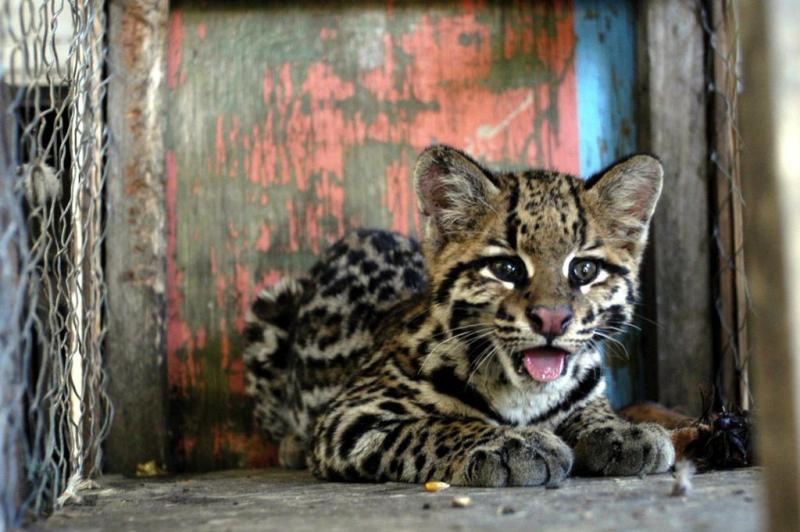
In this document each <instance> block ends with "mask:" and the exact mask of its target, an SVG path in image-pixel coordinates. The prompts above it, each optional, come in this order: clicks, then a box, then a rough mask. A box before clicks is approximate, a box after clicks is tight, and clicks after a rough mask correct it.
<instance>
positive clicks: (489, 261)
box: [245, 146, 674, 486]
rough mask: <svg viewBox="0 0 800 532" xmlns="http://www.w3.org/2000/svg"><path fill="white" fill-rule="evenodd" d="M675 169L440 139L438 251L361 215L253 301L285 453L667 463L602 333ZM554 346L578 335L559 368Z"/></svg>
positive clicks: (515, 471)
mask: <svg viewBox="0 0 800 532" xmlns="http://www.w3.org/2000/svg"><path fill="white" fill-rule="evenodd" d="M661 180H662V169H661V165H660V164H659V163H658V161H657V160H655V159H653V158H652V157H648V156H641V155H640V156H634V157H632V158H630V159H627V160H625V161H623V162H621V163H619V164H617V165H616V166H614V167H612V168H611V169H609V170H608V171H607V172H604V173H602V174H600V175H598V176H597V177H596V178H593V179H591V180H589V181H582V180H580V179H577V178H575V177H572V176H569V175H566V174H563V173H558V172H551V171H540V170H532V171H527V172H515V173H499V172H492V171H490V170H487V169H485V168H483V167H481V166H480V165H479V164H478V163H477V162H475V161H474V160H472V159H471V158H470V157H468V156H467V155H465V154H463V153H461V152H459V151H457V150H455V149H453V148H449V147H446V146H434V147H432V148H429V149H427V150H425V151H424V152H423V153H422V154H421V155H420V158H419V160H418V163H417V166H416V169H415V183H416V189H417V195H418V198H419V206H420V211H421V214H422V215H423V219H424V222H425V235H424V259H423V253H421V251H420V249H419V247H418V246H417V244H416V243H415V242H414V241H413V240H410V239H407V238H405V237H402V236H400V235H396V234H392V233H387V232H382V231H356V232H353V233H351V234H349V235H347V236H346V237H345V238H344V239H343V240H342V241H340V242H338V243H337V244H335V245H334V246H333V247H332V248H331V249H330V250H329V251H328V252H327V253H326V254H325V255H324V256H323V257H322V258H321V260H320V262H319V263H318V264H317V266H315V267H314V269H312V271H311V272H310V274H309V276H308V277H307V278H304V279H302V280H300V281H286V282H284V283H283V284H279V285H278V286H276V287H274V288H272V289H268V290H267V291H266V292H264V293H263V294H261V296H260V297H259V298H258V299H257V300H256V302H255V304H254V305H253V318H252V320H251V324H250V326H249V328H248V336H249V338H250V341H251V344H250V346H249V347H248V349H247V351H246V353H245V360H246V363H247V367H248V369H249V389H250V392H251V393H252V394H253V395H254V397H255V399H256V402H257V405H258V406H257V409H256V414H257V417H258V419H259V421H260V422H261V425H262V427H263V429H264V431H265V433H266V435H267V436H268V437H269V438H271V439H273V440H276V441H281V453H280V455H281V460H282V462H283V463H284V464H286V465H291V466H303V465H305V464H310V465H311V467H312V469H313V471H314V473H315V474H316V475H318V476H320V477H322V478H326V479H332V480H373V481H384V480H397V481H406V482H421V481H426V480H429V479H439V480H445V481H447V482H450V483H452V484H458V485H475V486H509V485H542V484H546V485H554V484H558V483H559V482H561V481H562V480H563V479H564V478H565V477H566V476H567V475H568V474H569V472H570V471H571V470H575V471H577V472H580V473H584V474H606V475H617V474H619V475H634V474H646V473H655V472H663V471H665V470H666V469H668V468H669V467H670V466H671V465H672V463H673V461H674V450H673V447H672V444H671V441H670V438H669V436H668V434H667V433H666V431H664V430H663V429H661V428H660V427H658V426H655V425H636V426H634V425H631V424H629V423H628V422H626V421H623V420H621V419H620V418H618V417H617V416H616V415H615V414H614V413H613V412H612V410H611V408H610V407H609V404H608V401H607V399H606V398H605V394H604V392H605V387H606V385H605V382H604V379H603V374H602V371H601V360H600V354H599V351H598V349H599V346H600V344H601V343H602V342H603V341H604V340H606V339H608V338H609V337H611V336H613V335H614V334H617V333H618V332H620V331H621V330H622V329H623V328H624V327H625V326H626V325H627V324H628V323H630V321H631V319H632V313H633V307H634V304H635V302H636V297H637V296H636V291H637V273H638V269H639V264H640V261H641V256H642V252H643V249H644V246H645V243H646V240H647V231H648V224H649V221H650V217H651V215H652V213H653V209H654V208H655V204H656V201H657V199H658V196H659V194H660V189H661ZM587 262H588V263H591V264H590V265H589V266H585V271H584V270H581V271H582V272H583V273H581V271H577V270H576V268H578V266H577V265H578V264H582V265H585V264H586V263H587ZM509 263H510V264H511V265H509ZM578 269H580V268H578ZM576 272H577V273H576ZM586 272H589V273H591V274H592V275H593V277H591V278H590V276H585V277H580V276H581V275H584V274H586ZM512 274H513V275H512ZM576 276H578V277H576ZM581 279H583V280H581ZM586 279H589V281H586ZM542 309H544V310H542ZM556 310H557V311H558V312H560V313H561V314H558V316H560V318H559V320H558V323H559V327H558V328H557V330H556V329H552V328H549V329H548V326H547V325H543V321H542V320H543V317H544V319H545V320H549V319H550V318H548V316H551V315H553V312H556ZM548 313H549V314H548ZM562 318H563V319H562ZM541 350H547V352H557V353H566V355H564V358H561V359H560V360H563V364H562V366H560V371H561V373H560V374H556V375H551V376H546V375H543V374H540V373H538V370H530V369H528V370H526V369H525V368H526V367H528V366H527V364H528V363H529V359H530V357H531V355H530V353H534V352H535V353H539V352H541ZM553 367H558V366H553Z"/></svg>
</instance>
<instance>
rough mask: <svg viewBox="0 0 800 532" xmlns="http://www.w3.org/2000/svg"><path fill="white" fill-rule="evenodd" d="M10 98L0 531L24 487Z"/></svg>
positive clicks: (0, 328)
mask: <svg viewBox="0 0 800 532" xmlns="http://www.w3.org/2000/svg"><path fill="white" fill-rule="evenodd" d="M0 36H2V33H0ZM13 96H14V94H13V92H12V89H11V87H9V86H8V85H6V84H5V83H4V81H3V80H2V78H0V308H2V309H3V311H2V315H1V316H0V478H1V479H3V480H2V482H0V529H4V527H12V526H15V525H17V524H18V519H19V518H20V515H19V513H18V512H19V508H20V506H21V503H22V500H23V498H24V497H23V496H24V490H25V488H26V486H25V472H24V469H23V464H24V460H25V452H24V444H23V443H24V442H23V438H24V435H25V427H24V425H23V418H24V413H23V397H24V394H23V391H24V378H23V368H22V357H21V356H19V352H20V350H21V349H22V341H21V340H22V339H21V334H20V332H21V331H20V330H19V323H18V320H19V318H20V316H21V314H22V312H23V310H22V305H23V304H24V302H23V300H22V298H21V291H20V282H21V280H20V255H19V245H20V242H19V240H20V239H21V238H23V236H24V233H22V232H21V228H20V227H19V224H22V223H24V218H23V214H22V212H21V205H17V204H16V201H17V198H18V196H17V195H16V194H15V193H14V181H13V179H14V176H15V173H16V160H17V159H16V153H15V151H16V136H15V135H16V131H15V129H16V126H17V124H16V121H15V120H13V119H12V118H13V115H11V114H10V113H9V110H10V107H11V102H12V101H13Z"/></svg>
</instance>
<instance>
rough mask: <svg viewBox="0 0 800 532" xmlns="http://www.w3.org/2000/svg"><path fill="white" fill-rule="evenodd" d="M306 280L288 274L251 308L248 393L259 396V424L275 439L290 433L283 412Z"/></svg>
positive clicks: (245, 357) (256, 413)
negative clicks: (294, 331)
mask: <svg viewBox="0 0 800 532" xmlns="http://www.w3.org/2000/svg"><path fill="white" fill-rule="evenodd" d="M306 282H307V281H306V280H305V279H299V280H298V279H293V278H289V277H285V278H283V279H281V280H280V281H279V282H278V283H277V284H275V285H273V286H271V287H269V288H265V289H264V290H262V291H261V292H260V293H259V294H258V296H256V299H255V301H254V302H253V304H252V306H251V307H250V313H249V314H248V316H247V327H246V328H245V337H246V339H247V342H248V345H247V348H246V349H245V351H244V354H243V358H244V364H245V367H246V368H247V372H246V373H247V394H248V395H250V396H252V397H253V398H254V399H255V403H256V404H255V415H256V420H257V421H258V424H259V425H260V426H261V428H262V429H263V430H264V432H266V433H267V435H268V436H269V437H270V438H271V439H273V440H274V441H278V440H280V439H281V438H282V437H283V436H285V435H286V434H287V432H289V427H288V422H287V420H286V419H285V417H284V416H283V415H282V413H283V412H285V411H286V410H287V409H286V401H287V399H288V398H287V394H288V392H289V388H290V387H289V385H288V384H289V371H290V369H289V366H290V361H291V360H292V358H293V356H294V355H293V353H292V340H293V329H294V323H295V319H296V317H297V311H298V308H299V306H300V301H301V299H302V297H303V293H304V291H305V284H306Z"/></svg>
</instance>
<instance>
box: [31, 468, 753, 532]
mask: <svg viewBox="0 0 800 532" xmlns="http://www.w3.org/2000/svg"><path fill="white" fill-rule="evenodd" d="M760 478H761V472H760V471H759V470H758V469H747V470H739V471H731V472H725V473H709V474H705V475H698V476H695V477H694V479H693V482H694V490H693V491H692V492H691V493H690V494H689V495H688V496H685V497H671V496H670V491H671V490H672V485H673V479H672V477H671V476H670V475H660V476H654V477H647V478H645V479H638V478H621V479H620V478H606V479H580V478H573V479H570V480H569V481H568V482H567V483H566V484H565V485H564V486H563V487H561V488H560V489H557V490H545V489H541V488H516V489H463V488H450V489H447V490H444V491H441V492H439V493H426V492H425V491H424V489H423V488H422V486H417V485H408V484H395V483H390V484H331V483H323V482H319V481H317V480H315V479H314V478H312V477H311V476H310V475H309V474H308V473H307V472H300V473H298V472H293V471H287V470H281V469H270V470H264V471H230V472H220V473H211V474H206V475H194V476H191V477H176V478H170V479H153V480H140V479H125V478H121V477H116V476H109V477H105V478H103V479H102V480H101V486H100V488H99V489H98V490H96V491H93V492H90V493H89V495H88V496H86V497H85V498H84V501H83V503H82V504H81V505H72V506H70V507H68V508H66V509H64V510H63V511H61V512H60V513H58V514H57V515H54V516H53V517H51V518H50V519H48V520H47V521H44V522H40V523H37V524H35V525H33V526H32V527H31V528H32V529H33V530H145V531H148V532H152V531H156V530H169V531H170V532H177V531H180V530H193V531H194V530H280V531H294V530H298V531H313V532H336V531H346V532H353V531H356V530H387V531H388V530H391V531H393V532H394V531H401V530H413V531H415V532H423V531H436V532H439V531H445V530H478V529H482V530H503V532H506V531H510V530H526V531H531V530H565V531H567V530H568V531H571V532H575V531H578V530H580V531H583V530H636V531H639V530H659V531H662V530H681V531H689V530H703V531H707V530H708V531H711V530H723V531H725V532H738V531H750V530H758V529H759V520H760V518H761V513H762V510H761V500H762V495H761V490H760V486H759V483H760ZM463 495H466V496H469V497H470V498H471V499H472V504H471V505H470V506H469V507H467V508H453V507H452V505H451V501H452V499H453V497H455V496H463Z"/></svg>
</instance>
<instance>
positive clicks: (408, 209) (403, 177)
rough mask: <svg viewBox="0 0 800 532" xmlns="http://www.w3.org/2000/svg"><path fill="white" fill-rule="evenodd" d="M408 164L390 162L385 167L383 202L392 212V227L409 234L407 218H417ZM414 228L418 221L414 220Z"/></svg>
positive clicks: (417, 225) (417, 227)
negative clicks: (412, 199)
mask: <svg viewBox="0 0 800 532" xmlns="http://www.w3.org/2000/svg"><path fill="white" fill-rule="evenodd" d="M410 188H411V180H410V176H409V169H408V166H406V165H405V164H402V163H400V162H394V163H391V164H390V165H389V166H388V167H387V168H386V194H385V196H384V204H385V206H386V208H387V209H388V210H389V211H390V212H391V213H392V229H393V230H395V231H398V232H400V233H403V234H406V235H407V234H409V233H410V231H409V229H410V228H409V220H411V219H414V218H415V215H417V216H416V217H417V218H418V213H417V209H416V203H412V201H411V198H412V197H413V195H412V192H411V191H410V190H409V189H410ZM415 222H416V223H415V226H416V229H417V230H419V222H418V221H416V220H415Z"/></svg>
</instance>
